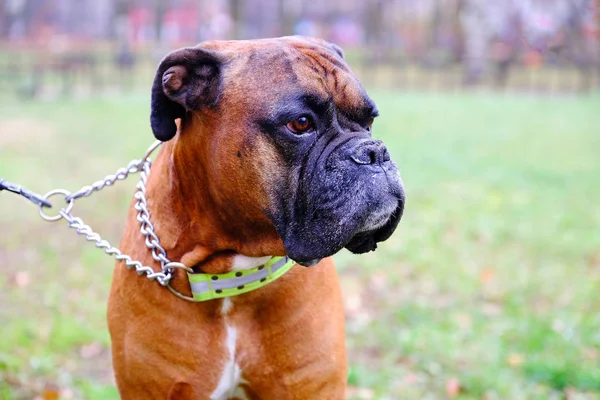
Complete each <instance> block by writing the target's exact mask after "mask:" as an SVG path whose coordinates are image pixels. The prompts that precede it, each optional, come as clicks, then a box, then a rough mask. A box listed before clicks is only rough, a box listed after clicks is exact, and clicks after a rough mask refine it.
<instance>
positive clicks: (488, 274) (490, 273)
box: [479, 268, 495, 285]
mask: <svg viewBox="0 0 600 400" xmlns="http://www.w3.org/2000/svg"><path fill="white" fill-rule="evenodd" d="M494 275H495V272H494V270H493V269H491V268H484V269H483V271H481V274H479V280H480V281H481V283H483V284H484V285H485V284H487V283H490V282H491V281H492V279H494Z"/></svg>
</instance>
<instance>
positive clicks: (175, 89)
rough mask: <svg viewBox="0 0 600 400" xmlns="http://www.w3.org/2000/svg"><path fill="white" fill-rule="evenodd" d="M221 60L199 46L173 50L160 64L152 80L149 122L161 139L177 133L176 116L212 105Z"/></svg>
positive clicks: (217, 95) (157, 136)
mask: <svg viewBox="0 0 600 400" xmlns="http://www.w3.org/2000/svg"><path fill="white" fill-rule="evenodd" d="M221 65H222V61H221V59H220V57H219V54H218V53H217V52H216V51H213V50H209V49H204V48H202V47H200V46H197V47H188V48H183V49H179V50H176V51H174V52H172V53H170V54H169V55H167V56H166V57H165V58H164V59H163V60H162V61H161V63H160V64H159V66H158V70H157V71H156V76H155V77H154V83H153V84H152V101H151V111H150V125H151V127H152V132H154V136H155V137H156V138H157V139H158V140H161V141H163V142H166V141H167V140H170V139H172V138H173V137H174V136H175V133H177V126H176V125H175V119H177V118H183V117H184V116H185V113H186V112H187V111H194V110H200V109H201V108H203V107H215V106H216V104H217V101H218V99H219V95H220V92H221V87H222V83H221Z"/></svg>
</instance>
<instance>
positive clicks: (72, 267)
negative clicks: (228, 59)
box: [0, 0, 600, 400]
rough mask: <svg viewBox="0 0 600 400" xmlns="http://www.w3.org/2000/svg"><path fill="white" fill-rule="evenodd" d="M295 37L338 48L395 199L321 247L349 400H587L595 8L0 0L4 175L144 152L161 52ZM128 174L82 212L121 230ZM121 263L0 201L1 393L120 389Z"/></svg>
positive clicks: (535, 1)
mask: <svg viewBox="0 0 600 400" xmlns="http://www.w3.org/2000/svg"><path fill="white" fill-rule="evenodd" d="M288 34H301V35H308V36H318V37H321V38H324V39H327V40H330V41H332V42H335V43H337V44H338V45H340V46H341V47H342V48H343V49H344V51H345V54H346V59H347V61H348V63H349V64H350V66H351V67H352V69H353V70H354V71H355V73H356V74H357V75H358V76H359V78H360V79H361V80H362V82H363V84H364V85H365V87H366V88H367V90H368V92H369V94H370V95H371V97H372V98H373V99H374V100H375V102H376V103H377V104H378V107H379V109H380V111H381V117H379V118H378V119H377V121H376V122H375V124H374V130H373V135H374V136H375V137H378V138H380V139H383V140H384V141H385V142H386V144H387V145H388V148H389V150H390V152H391V154H392V158H393V159H394V160H395V161H396V163H397V164H398V165H399V167H400V170H401V172H402V175H403V179H404V181H405V185H406V190H407V196H408V202H407V208H406V212H405V217H404V219H403V220H402V222H401V224H400V228H399V230H398V231H397V233H395V234H394V236H393V237H392V238H391V239H390V240H388V241H387V242H385V243H383V244H382V245H381V246H380V248H379V249H378V250H377V251H376V252H375V253H371V254H368V255H364V256H354V255H351V254H349V253H347V252H342V253H340V254H339V255H336V256H335V258H336V263H337V266H338V269H339V271H340V279H341V282H342V286H343V291H344V301H345V310H346V324H347V325H346V330H347V346H348V357H349V364H350V373H349V376H348V392H347V398H348V399H447V398H459V399H486V400H491V399H566V400H572V399H600V295H599V293H600V228H599V227H600V207H598V204H599V203H600V185H599V183H600V0H494V1H485V0H373V1H352V0H329V1H327V2H322V3H321V4H319V3H318V2H310V1H303V0H302V1H300V0H297V1H294V0H248V1H242V0H171V1H161V0H104V1H97V0H0V177H2V178H5V179H8V180H11V181H14V182H17V183H20V184H23V185H24V186H26V187H28V188H29V189H32V190H34V191H37V192H41V193H45V192H46V191H48V190H51V189H54V188H57V187H61V188H62V187H64V188H66V189H68V190H70V191H75V190H77V189H79V188H80V187H81V186H83V185H87V184H91V183H92V182H94V181H96V180H98V179H101V178H103V177H104V176H106V175H107V174H109V173H113V172H114V171H115V170H116V169H117V168H119V167H124V166H126V164H127V163H128V162H129V161H130V160H131V159H133V158H139V157H141V155H142V154H143V152H144V151H145V150H146V148H147V146H148V145H149V144H150V143H151V142H152V140H153V137H152V134H151V131H150V129H149V124H148V115H149V97H150V96H149V95H150V86H151V82H152V78H153V75H154V70H155V68H156V65H157V63H158V62H159V61H160V59H161V58H162V57H164V55H165V54H166V53H167V52H168V51H170V50H171V49H174V48H177V47H181V46H188V45H194V44H196V43H198V42H200V41H204V40H212V39H245V38H259V37H270V36H280V35H288ZM136 181H137V178H136V177H132V178H130V179H128V181H126V182H118V183H116V184H115V185H114V187H111V188H107V189H105V190H103V191H102V192H101V193H97V194H95V195H94V196H92V197H91V198H88V199H83V200H81V201H78V202H77V204H76V206H75V209H74V214H75V215H76V216H80V217H82V218H83V219H84V220H85V221H86V222H87V223H89V224H90V225H92V227H93V228H94V229H95V230H96V231H98V232H100V233H101V234H102V236H103V237H105V238H106V239H108V240H109V241H111V242H113V243H115V244H116V243H118V241H119V238H120V235H121V232H122V229H123V221H124V218H125V215H126V213H127V208H128V206H129V200H130V199H131V196H132V193H133V188H134V186H135V183H136ZM112 268H113V262H112V261H111V260H110V258H109V257H107V256H105V255H104V254H103V253H102V252H100V251H99V250H97V249H96V248H94V246H93V245H91V244H90V243H86V242H85V241H84V240H83V238H81V237H77V236H76V235H75V233H74V232H73V231H71V230H70V229H68V228H67V226H66V224H65V223H64V221H61V222H58V223H55V224H49V223H46V222H44V221H42V220H41V219H40V218H39V217H38V215H37V212H36V210H35V207H34V206H32V205H30V204H28V203H26V202H24V201H23V200H22V199H20V198H17V197H16V196H14V195H11V194H8V193H6V192H0V321H1V322H2V323H0V339H1V340H0V399H2V400H4V399H36V400H37V399H57V398H60V399H116V398H118V394H117V392H116V389H115V387H114V380H113V377H112V369H111V362H110V341H109V337H108V332H107V328H106V322H105V312H106V299H107V296H108V288H109V285H110V280H111V276H112ZM132 279H139V278H136V277H135V276H134V275H133V274H132Z"/></svg>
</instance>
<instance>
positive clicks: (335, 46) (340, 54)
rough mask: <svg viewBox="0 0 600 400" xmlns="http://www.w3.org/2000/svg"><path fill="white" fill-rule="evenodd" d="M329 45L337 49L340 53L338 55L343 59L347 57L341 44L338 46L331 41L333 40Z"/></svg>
mask: <svg viewBox="0 0 600 400" xmlns="http://www.w3.org/2000/svg"><path fill="white" fill-rule="evenodd" d="M329 46H330V47H331V48H332V49H333V51H335V52H336V53H337V54H338V56H340V57H341V58H342V60H344V59H345V57H344V50H342V48H341V47H340V46H338V45H337V44H335V43H331V42H329Z"/></svg>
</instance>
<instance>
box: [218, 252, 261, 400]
mask: <svg viewBox="0 0 600 400" xmlns="http://www.w3.org/2000/svg"><path fill="white" fill-rule="evenodd" d="M268 259H269V257H259V258H255V257H246V256H243V255H236V256H235V257H234V260H233V265H232V270H233V271H240V270H246V269H250V268H254V267H257V266H259V265H262V264H264V263H265V262H266V261H267V260H268ZM232 305H233V303H232V301H231V299H229V298H227V297H226V298H225V299H223V305H222V306H221V315H222V316H223V320H224V321H225V325H226V326H225V328H226V335H225V338H224V341H225V343H224V344H225V347H226V349H227V352H228V358H227V361H226V362H225V366H224V367H223V369H222V371H221V375H220V378H219V382H218V384H217V387H216V388H215V390H214V391H213V392H212V394H211V395H210V398H211V400H227V399H230V398H236V399H241V400H246V399H247V396H246V392H245V391H244V389H243V388H242V387H241V386H240V385H242V384H247V383H248V382H247V381H245V380H244V378H243V377H242V370H241V368H240V366H239V365H238V364H237V363H236V345H237V338H238V330H237V328H236V327H234V326H233V324H231V323H230V322H229V320H228V315H229V313H230V311H231V308H232Z"/></svg>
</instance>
